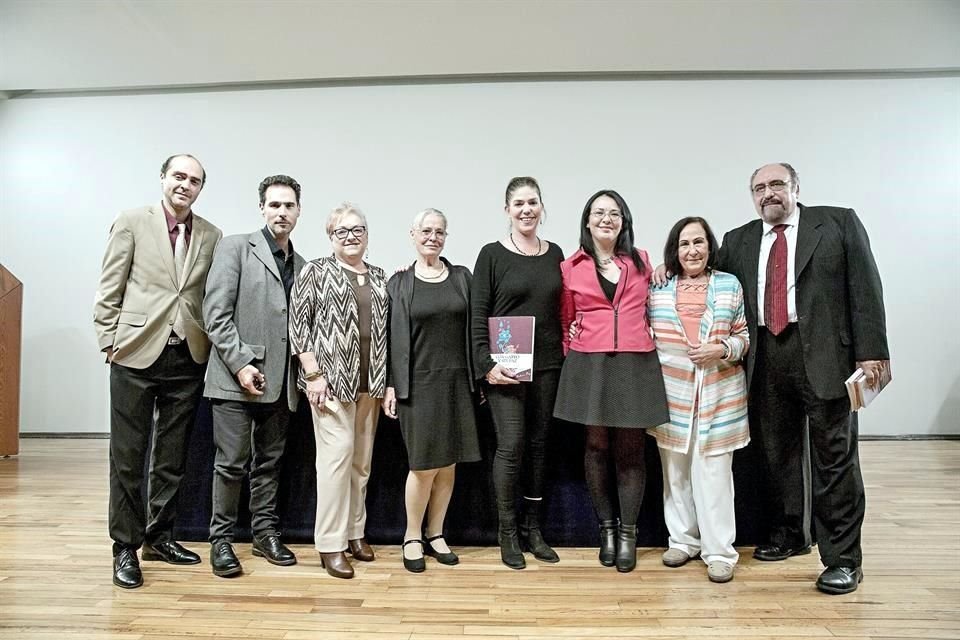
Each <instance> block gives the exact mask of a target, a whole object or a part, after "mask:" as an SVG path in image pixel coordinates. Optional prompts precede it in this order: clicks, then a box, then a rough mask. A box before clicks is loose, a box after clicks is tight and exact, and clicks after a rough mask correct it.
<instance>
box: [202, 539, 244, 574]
mask: <svg viewBox="0 0 960 640" xmlns="http://www.w3.org/2000/svg"><path fill="white" fill-rule="evenodd" d="M210 568H211V569H213V575H215V576H220V577H221V578H229V577H230V576H235V575H239V574H241V573H243V567H242V566H241V565H240V560H238V559H237V554H235V553H234V552H233V546H232V545H231V544H230V543H229V542H227V541H226V540H217V541H216V542H214V543H213V544H212V545H211V546H210Z"/></svg>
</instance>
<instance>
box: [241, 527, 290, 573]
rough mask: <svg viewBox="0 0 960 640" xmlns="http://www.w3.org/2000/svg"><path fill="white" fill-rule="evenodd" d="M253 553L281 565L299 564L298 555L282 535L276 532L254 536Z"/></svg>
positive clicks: (271, 562)
mask: <svg viewBox="0 0 960 640" xmlns="http://www.w3.org/2000/svg"><path fill="white" fill-rule="evenodd" d="M252 553H253V555H255V556H257V557H258V558H265V559H266V560H267V562H269V563H270V564H275V565H277V566H280V567H288V566H290V565H292V564H297V556H295V555H293V551H290V549H288V548H287V547H286V545H284V544H283V543H282V542H280V536H278V535H277V534H275V533H268V534H266V535H264V536H260V537H259V538H258V537H257V536H253V551H252Z"/></svg>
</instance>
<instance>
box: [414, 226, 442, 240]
mask: <svg viewBox="0 0 960 640" xmlns="http://www.w3.org/2000/svg"><path fill="white" fill-rule="evenodd" d="M431 236H432V237H434V238H436V239H437V240H446V239H447V232H446V231H444V230H443V229H420V237H421V238H422V239H423V240H429V239H430V237H431Z"/></svg>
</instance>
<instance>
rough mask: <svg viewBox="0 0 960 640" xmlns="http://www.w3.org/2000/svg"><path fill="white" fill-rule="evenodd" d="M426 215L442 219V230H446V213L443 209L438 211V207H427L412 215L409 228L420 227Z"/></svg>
mask: <svg viewBox="0 0 960 640" xmlns="http://www.w3.org/2000/svg"><path fill="white" fill-rule="evenodd" d="M427 216H437V217H438V218H440V219H441V220H443V230H444V231H446V230H447V216H446V214H445V213H444V212H443V211H440V209H434V208H432V207H427V208H426V209H424V210H423V211H421V212H420V213H418V214H417V215H415V216H413V226H411V227H410V228H411V229H420V227H422V226H423V221H424V220H426V219H427Z"/></svg>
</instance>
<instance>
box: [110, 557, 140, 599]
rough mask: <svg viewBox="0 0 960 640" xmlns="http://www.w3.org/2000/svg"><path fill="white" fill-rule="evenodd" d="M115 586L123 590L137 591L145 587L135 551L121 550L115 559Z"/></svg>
mask: <svg viewBox="0 0 960 640" xmlns="http://www.w3.org/2000/svg"><path fill="white" fill-rule="evenodd" d="M113 584H115V585H117V586H118V587H120V588H121V589H136V588H137V587H139V586H141V585H143V573H142V572H141V571H140V561H139V560H137V552H136V551H134V550H133V549H121V550H120V553H118V554H117V555H115V556H114V557H113Z"/></svg>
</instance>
